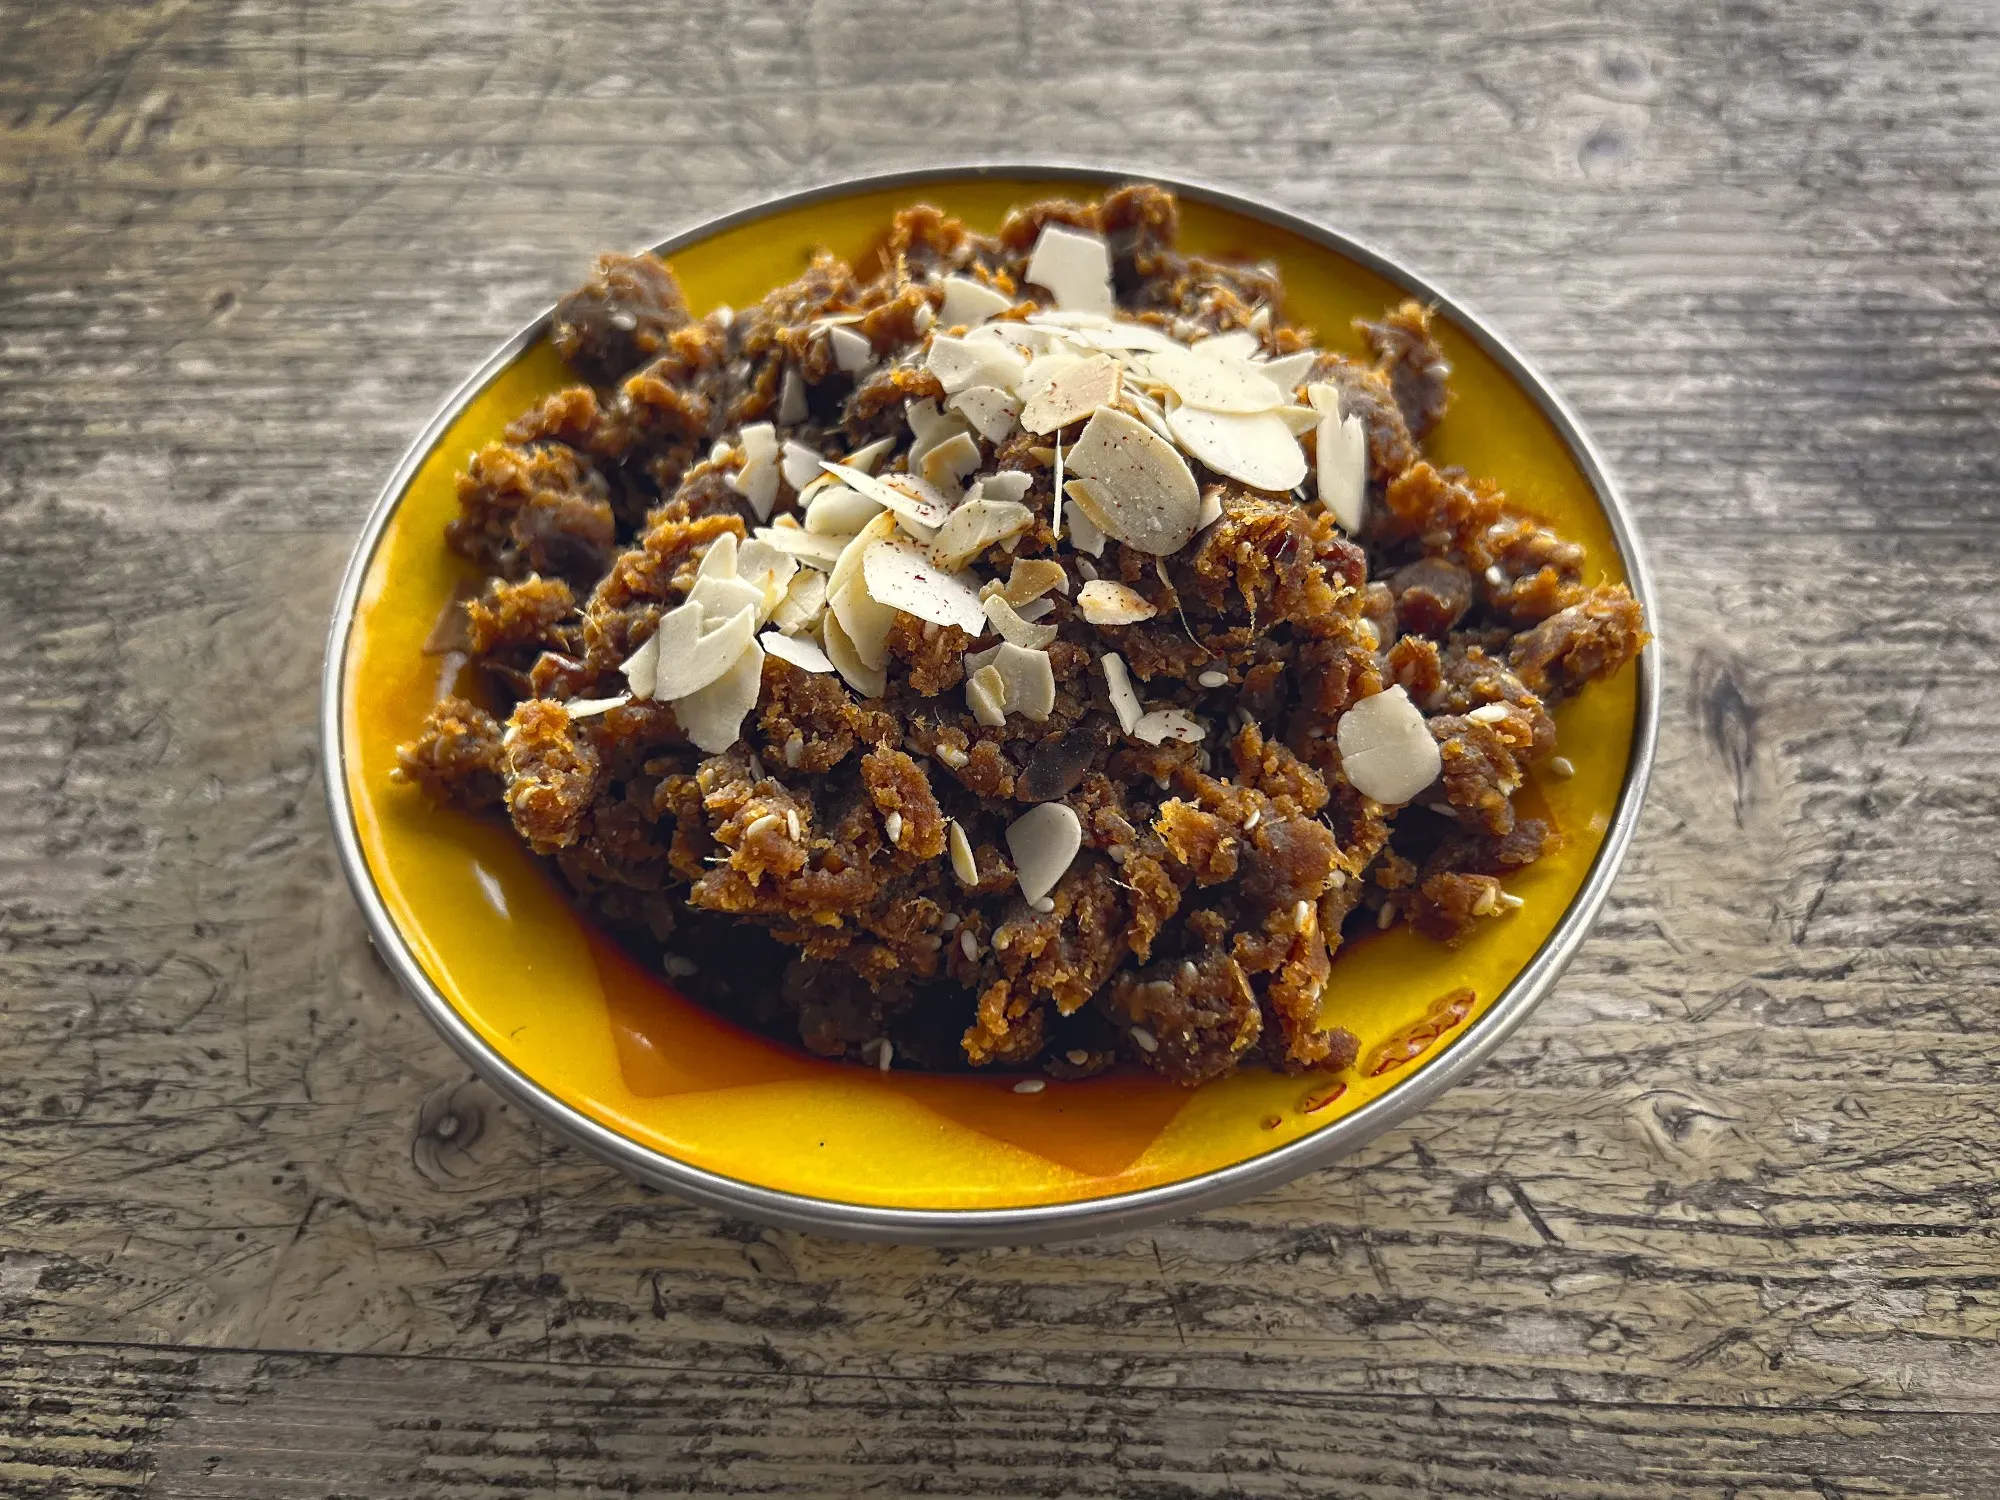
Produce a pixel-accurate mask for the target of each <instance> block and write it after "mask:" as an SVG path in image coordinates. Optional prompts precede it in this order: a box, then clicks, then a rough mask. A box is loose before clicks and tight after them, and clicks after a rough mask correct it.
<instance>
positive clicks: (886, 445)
mask: <svg viewBox="0 0 2000 1500" xmlns="http://www.w3.org/2000/svg"><path fill="white" fill-rule="evenodd" d="M895 446H896V440H895V439H894V438H892V437H885V438H877V439H875V441H874V442H872V443H863V444H862V445H861V446H860V447H859V448H856V449H855V450H854V451H853V452H852V453H850V454H848V455H847V457H845V458H843V459H842V460H841V462H842V463H843V464H845V465H846V466H847V467H848V468H850V469H853V470H854V471H855V472H856V473H859V474H873V473H874V472H875V464H876V461H877V460H878V459H880V458H881V457H882V455H883V454H885V453H887V452H888V451H889V450H890V449H891V448H893V447H895Z"/></svg>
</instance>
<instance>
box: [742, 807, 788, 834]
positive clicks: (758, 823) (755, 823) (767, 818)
mask: <svg viewBox="0 0 2000 1500" xmlns="http://www.w3.org/2000/svg"><path fill="white" fill-rule="evenodd" d="M784 821H785V820H784V819H783V818H781V817H779V816H778V815H777V814H776V813H774V812H771V813H765V814H764V816H763V817H761V818H753V819H752V820H751V823H750V826H749V827H748V828H746V829H744V830H743V837H744V838H746V839H753V838H755V837H756V836H757V835H758V834H760V833H762V832H763V831H764V830H765V829H767V828H776V827H777V826H778V825H779V824H780V823H782V822H784Z"/></svg>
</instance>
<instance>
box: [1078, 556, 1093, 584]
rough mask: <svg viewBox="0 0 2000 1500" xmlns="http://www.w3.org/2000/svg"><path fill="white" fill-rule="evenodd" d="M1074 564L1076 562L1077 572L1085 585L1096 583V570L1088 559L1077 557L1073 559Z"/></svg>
mask: <svg viewBox="0 0 2000 1500" xmlns="http://www.w3.org/2000/svg"><path fill="white" fill-rule="evenodd" d="M1075 562H1076V570H1077V572H1079V573H1081V574H1082V575H1083V577H1084V581H1085V582H1086V583H1095V582H1097V568H1096V566H1095V565H1094V564H1092V562H1091V560H1090V559H1089V558H1087V557H1079V558H1077V559H1075Z"/></svg>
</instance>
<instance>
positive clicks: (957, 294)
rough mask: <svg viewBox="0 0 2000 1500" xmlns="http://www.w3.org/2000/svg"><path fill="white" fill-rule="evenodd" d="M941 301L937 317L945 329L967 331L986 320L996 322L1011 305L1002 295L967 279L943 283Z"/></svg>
mask: <svg viewBox="0 0 2000 1500" xmlns="http://www.w3.org/2000/svg"><path fill="white" fill-rule="evenodd" d="M943 285H944V301H943V302H942V303H941V304H940V305H939V307H938V317H939V319H940V320H941V321H942V322H943V323H944V326H945V327H947V328H958V327H965V328H971V327H973V326H975V325H976V324H979V323H984V322H985V321H986V320H987V319H988V318H997V317H998V316H999V315H1000V314H1001V313H1003V312H1005V311H1007V309H1008V308H1010V307H1012V306H1013V305H1014V299H1013V298H1011V297H1009V296H1008V295H1007V294H1006V293H1005V292H999V291H995V290H994V289H993V288H992V287H990V286H987V285H985V284H984V283H983V282H978V281H974V280H973V279H972V278H971V277H970V276H947V277H945V279H944V282H943Z"/></svg>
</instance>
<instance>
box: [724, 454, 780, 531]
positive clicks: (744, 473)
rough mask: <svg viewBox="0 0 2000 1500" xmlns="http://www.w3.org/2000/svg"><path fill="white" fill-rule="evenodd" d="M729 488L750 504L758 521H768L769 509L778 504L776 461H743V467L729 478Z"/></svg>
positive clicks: (757, 459)
mask: <svg viewBox="0 0 2000 1500" xmlns="http://www.w3.org/2000/svg"><path fill="white" fill-rule="evenodd" d="M729 487H730V488H731V489H732V490H734V491H736V493H737V494H739V495H741V496H742V497H743V498H744V499H745V500H747V501H749V502H750V509H751V510H752V511H753V512H754V513H755V514H756V517H757V519H758V520H759V521H768V520H770V519H771V508H772V507H773V506H775V505H776V504H777V503H778V464H777V460H775V459H772V458H749V459H745V460H744V461H743V467H741V468H740V469H738V470H737V471H736V472H735V473H734V474H732V475H730V476H729Z"/></svg>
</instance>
